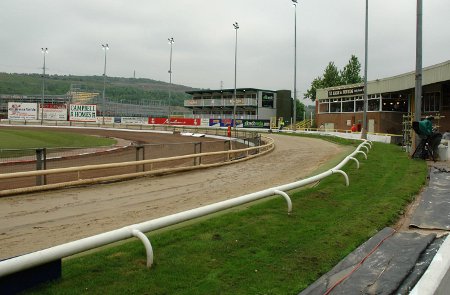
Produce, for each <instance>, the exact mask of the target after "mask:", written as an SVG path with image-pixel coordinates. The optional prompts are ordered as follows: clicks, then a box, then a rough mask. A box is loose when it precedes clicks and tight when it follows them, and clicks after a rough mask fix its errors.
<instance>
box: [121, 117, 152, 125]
mask: <svg viewBox="0 0 450 295" xmlns="http://www.w3.org/2000/svg"><path fill="white" fill-rule="evenodd" d="M121 123H122V124H138V125H145V124H148V118H147V117H145V118H142V117H121Z"/></svg>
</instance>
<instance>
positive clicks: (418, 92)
mask: <svg viewBox="0 0 450 295" xmlns="http://www.w3.org/2000/svg"><path fill="white" fill-rule="evenodd" d="M422 3H423V2H422V0H417V32H416V86H415V87H416V88H415V100H414V121H420V119H421V105H422V8H423V5H422Z"/></svg>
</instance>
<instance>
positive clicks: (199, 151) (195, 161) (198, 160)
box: [194, 142, 202, 166]
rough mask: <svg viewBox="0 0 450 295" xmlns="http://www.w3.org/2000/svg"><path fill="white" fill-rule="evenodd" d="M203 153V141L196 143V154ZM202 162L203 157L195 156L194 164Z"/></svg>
mask: <svg viewBox="0 0 450 295" xmlns="http://www.w3.org/2000/svg"><path fill="white" fill-rule="evenodd" d="M197 147H198V149H197ZM197 150H198V151H197ZM201 153H202V143H201V142H196V143H194V154H201ZM201 164H202V157H195V158H194V166H197V165H201Z"/></svg>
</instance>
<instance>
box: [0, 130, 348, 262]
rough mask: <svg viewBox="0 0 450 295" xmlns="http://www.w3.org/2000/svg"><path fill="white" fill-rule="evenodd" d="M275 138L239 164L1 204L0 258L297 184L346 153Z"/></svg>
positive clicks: (0, 200)
mask: <svg viewBox="0 0 450 295" xmlns="http://www.w3.org/2000/svg"><path fill="white" fill-rule="evenodd" d="M96 132H97V131H96ZM106 132H108V131H106ZM124 134H126V133H124ZM113 136H115V137H122V138H125V139H127V140H133V139H131V138H129V137H128V136H127V135H121V136H119V135H113ZM269 136H270V137H272V138H274V140H275V144H276V148H275V150H274V151H273V152H271V153H269V154H267V155H264V156H261V157H258V158H255V159H252V160H249V161H244V162H240V163H236V164H232V165H226V166H223V167H217V168H210V169H204V170H197V171H192V172H184V173H178V174H171V175H165V176H158V177H146V178H139V179H134V180H130V181H124V182H116V183H109V184H100V185H94V186H87V187H77V188H70V189H64V190H56V191H49V192H41V193H33V194H26V195H19V196H12V197H4V198H0V259H2V258H7V257H11V256H15V255H21V254H25V253H28V252H32V251H36V250H40V249H44V248H48V247H51V246H56V245H59V244H62V243H66V242H70V241H74V240H77V239H81V238H84V237H88V236H92V235H95V234H99V233H102V232H105V231H109V230H114V229H118V228H121V227H123V226H127V225H131V224H134V223H139V222H143V221H147V220H151V219H154V218H157V217H162V216H166V215H169V214H173V213H177V212H181V211H184V210H187V209H192V208H196V207H199V206H203V205H207V204H211V203H215V202H218V201H222V200H225V199H229V198H233V197H237V196H241V195H244V194H247V193H251V192H256V191H260V190H263V189H266V188H270V187H273V186H276V185H281V184H286V183H290V182H293V181H296V180H299V179H302V178H305V177H307V176H309V175H311V173H312V172H313V171H314V170H316V169H317V168H318V167H319V166H320V165H322V164H324V163H325V162H327V161H329V160H330V159H332V158H333V157H335V156H336V155H338V154H340V153H342V152H344V151H346V150H345V149H347V148H346V147H342V146H338V145H335V144H332V143H329V142H326V141H322V140H318V139H312V138H302V137H291V136H281V135H275V134H272V135H269ZM142 137H143V138H144V137H146V138H148V137H149V136H148V134H147V135H145V136H142Z"/></svg>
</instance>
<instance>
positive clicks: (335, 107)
mask: <svg viewBox="0 0 450 295" xmlns="http://www.w3.org/2000/svg"><path fill="white" fill-rule="evenodd" d="M340 112H341V102H340V101H334V102H332V103H330V113H340Z"/></svg>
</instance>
